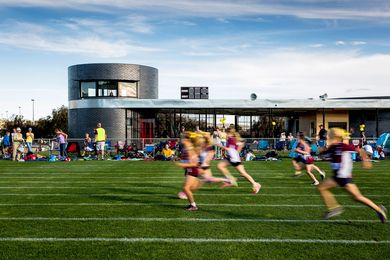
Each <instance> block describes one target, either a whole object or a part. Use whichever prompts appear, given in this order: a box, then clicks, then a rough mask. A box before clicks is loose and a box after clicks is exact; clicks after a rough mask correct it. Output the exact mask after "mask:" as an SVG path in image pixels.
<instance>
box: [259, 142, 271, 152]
mask: <svg viewBox="0 0 390 260" xmlns="http://www.w3.org/2000/svg"><path fill="white" fill-rule="evenodd" d="M268 147H269V143H268V140H260V142H259V146H258V149H259V150H268Z"/></svg>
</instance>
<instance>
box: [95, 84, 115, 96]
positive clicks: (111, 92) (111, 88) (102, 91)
mask: <svg viewBox="0 0 390 260" xmlns="http://www.w3.org/2000/svg"><path fill="white" fill-rule="evenodd" d="M97 86H98V96H99V97H117V96H118V82H117V81H98V82H97Z"/></svg>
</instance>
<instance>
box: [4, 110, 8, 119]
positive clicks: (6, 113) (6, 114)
mask: <svg viewBox="0 0 390 260" xmlns="http://www.w3.org/2000/svg"><path fill="white" fill-rule="evenodd" d="M5 116H6V117H7V120H8V110H6V111H5Z"/></svg>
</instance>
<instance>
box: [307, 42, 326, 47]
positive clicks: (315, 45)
mask: <svg viewBox="0 0 390 260" xmlns="http://www.w3.org/2000/svg"><path fill="white" fill-rule="evenodd" d="M324 46H325V45H324V44H322V43H315V44H311V45H309V47H310V48H322V47H324Z"/></svg>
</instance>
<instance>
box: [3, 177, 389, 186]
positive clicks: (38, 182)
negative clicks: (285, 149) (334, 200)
mask: <svg viewBox="0 0 390 260" xmlns="http://www.w3.org/2000/svg"><path fill="white" fill-rule="evenodd" d="M180 179H181V181H180ZM178 180H179V181H161V180H155V181H153V180H149V181H142V180H140V181H126V180H124V181H112V182H111V181H0V184H8V183H11V184H13V185H15V184H40V183H43V184H145V183H149V184H160V183H171V184H175V183H181V184H182V183H183V181H184V178H179V179H178ZM259 180H260V183H263V181H261V178H259ZM275 180H278V181H277V183H281V182H285V183H283V184H289V183H290V184H292V185H299V184H307V185H309V183H310V181H309V179H307V181H306V180H305V181H294V182H293V181H291V180H290V179H287V178H278V179H275ZM275 182H276V181H274V182H272V183H275ZM267 183H271V182H267ZM364 184H382V185H383V184H384V182H383V181H377V182H375V181H367V182H366V181H365V182H364Z"/></svg>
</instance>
